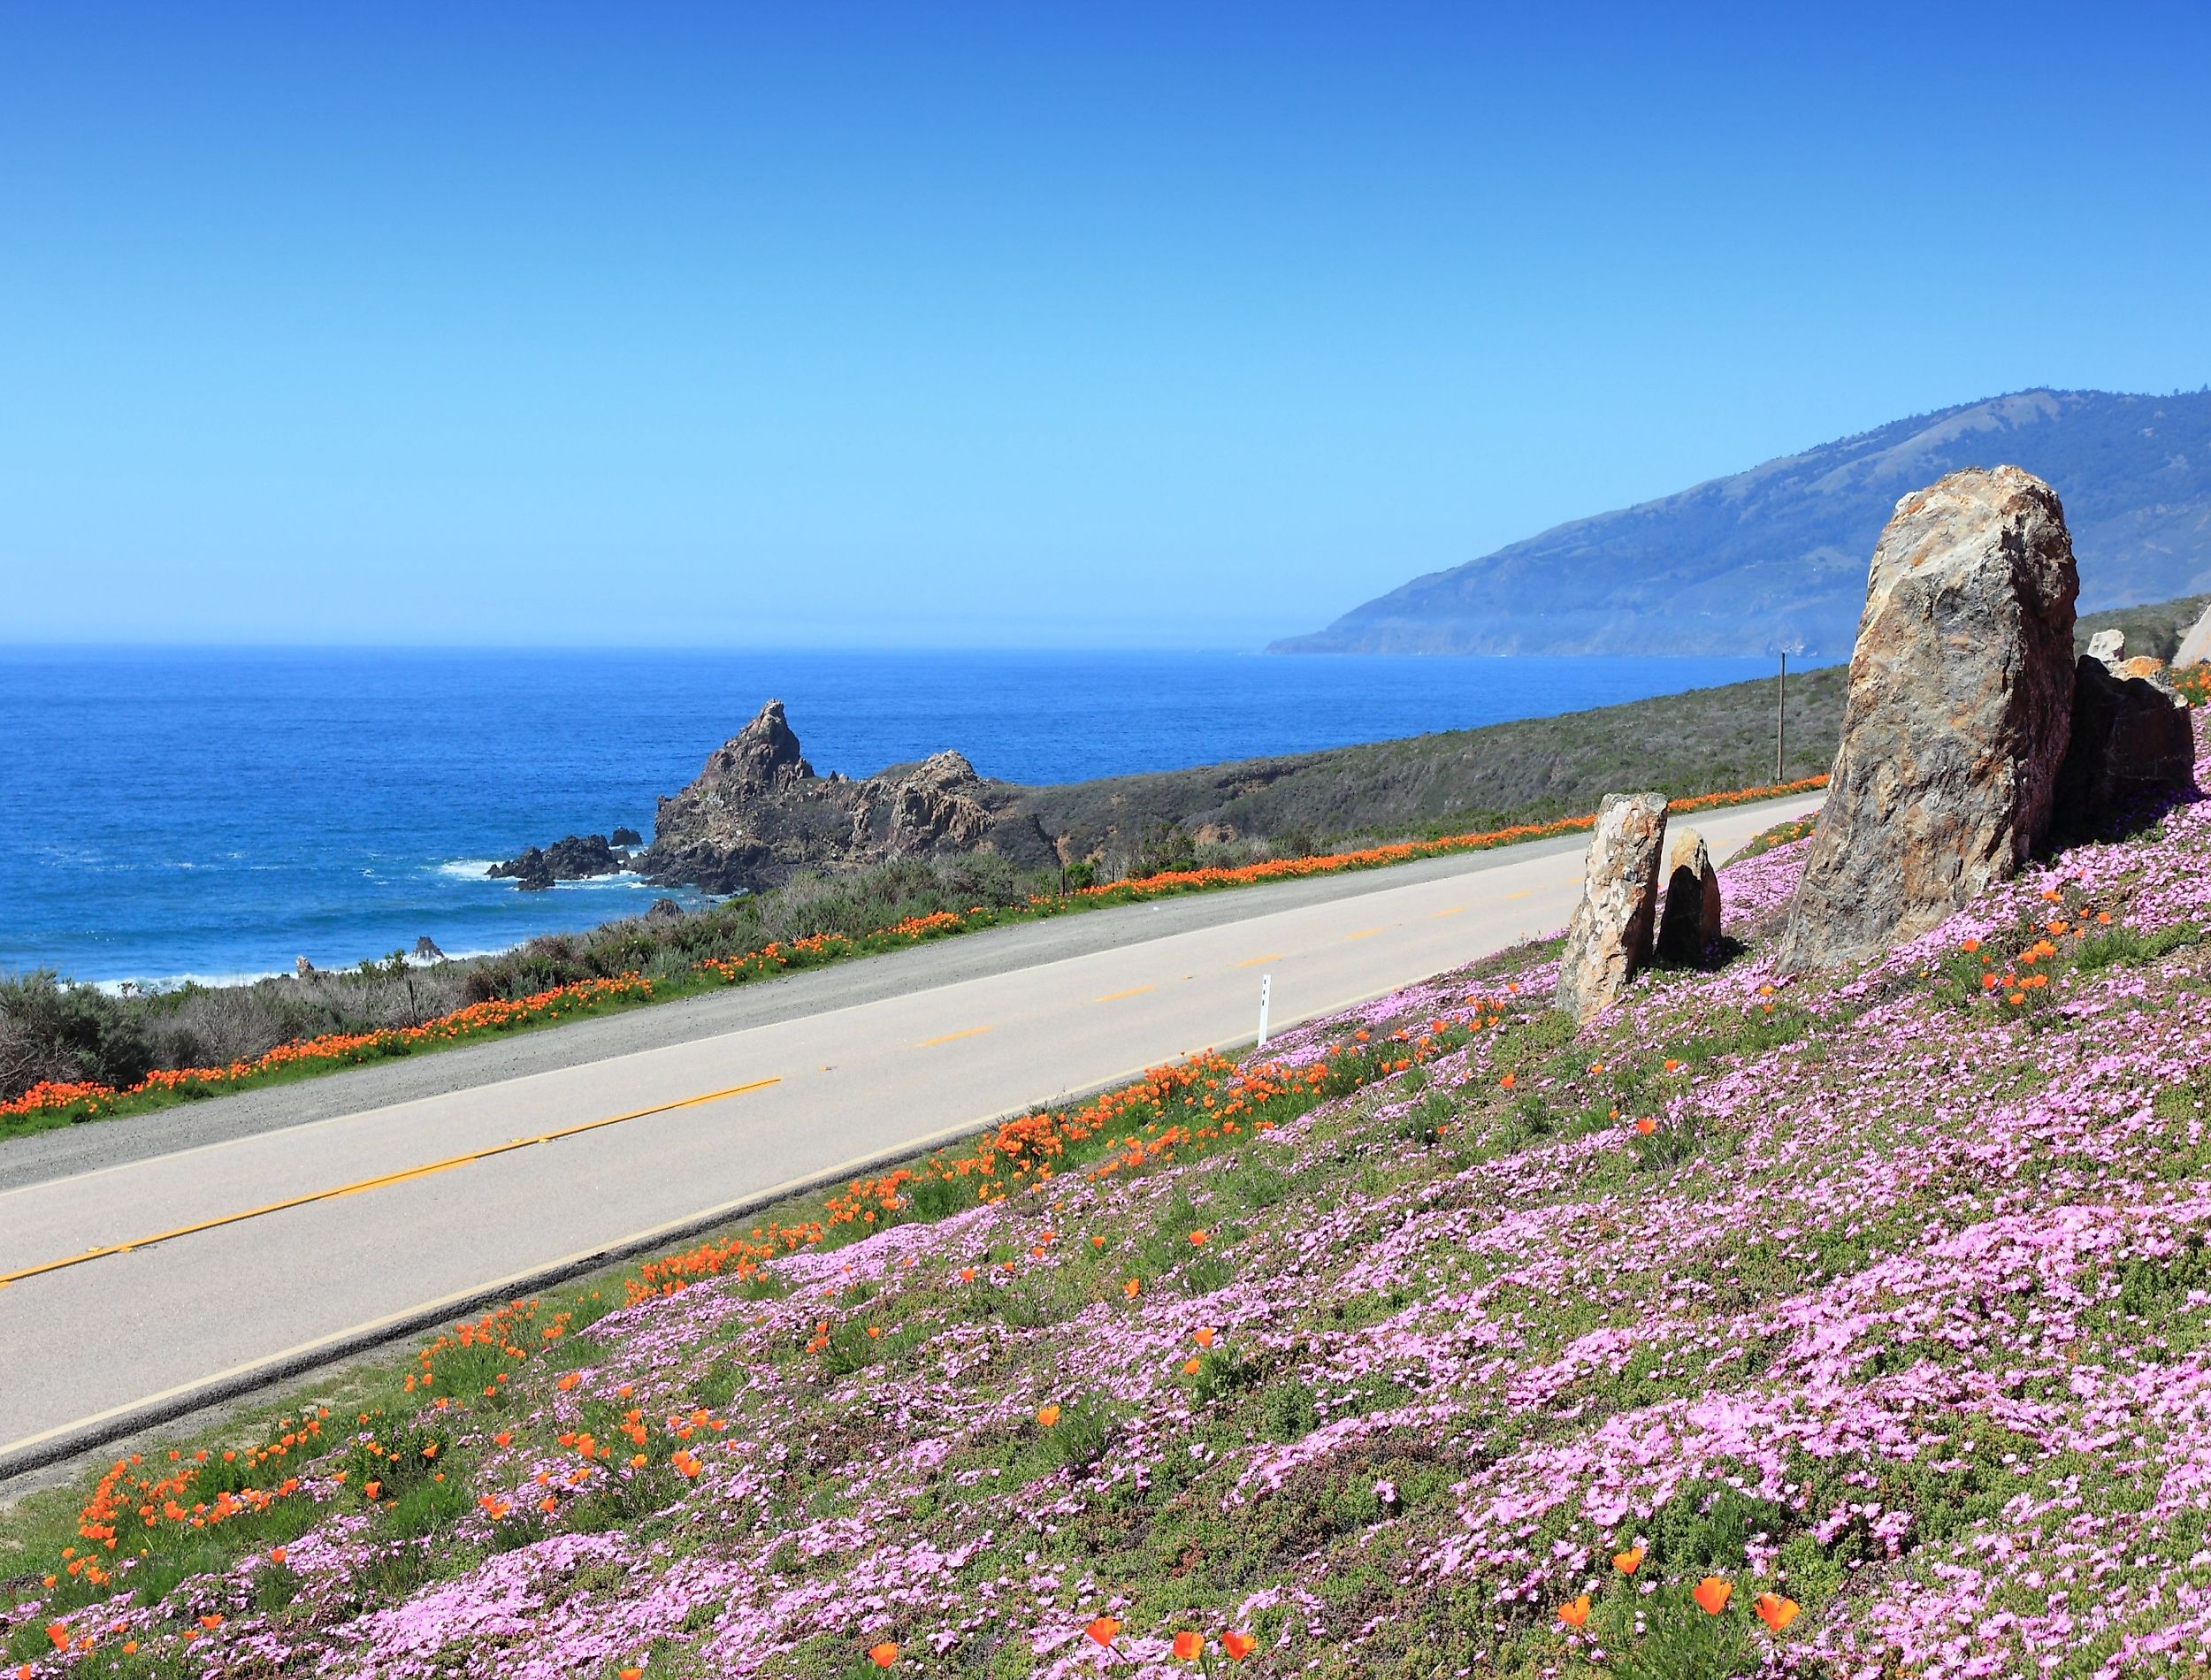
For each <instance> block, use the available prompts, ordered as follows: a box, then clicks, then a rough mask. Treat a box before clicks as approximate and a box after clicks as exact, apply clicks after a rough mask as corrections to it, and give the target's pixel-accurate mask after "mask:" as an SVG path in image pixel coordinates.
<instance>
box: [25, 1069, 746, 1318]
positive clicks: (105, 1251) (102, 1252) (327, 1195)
mask: <svg viewBox="0 0 2211 1680" xmlns="http://www.w3.org/2000/svg"><path fill="white" fill-rule="evenodd" d="M782 1082H783V1081H781V1080H780V1079H756V1080H754V1081H752V1082H751V1083H750V1084H748V1085H732V1086H731V1087H730V1088H728V1089H727V1090H723V1091H708V1092H706V1093H705V1094H704V1095H702V1096H685V1097H680V1098H678V1099H677V1101H675V1102H673V1103H654V1105H653V1106H652V1107H651V1108H640V1109H632V1110H631V1111H630V1112H628V1113H627V1114H610V1115H608V1117H607V1118H606V1119H603V1120H585V1121H583V1122H582V1123H581V1124H579V1125H576V1126H562V1128H561V1129H560V1130H559V1131H557V1132H547V1133H544V1134H541V1135H539V1136H537V1137H517V1138H509V1139H508V1141H507V1142H504V1143H494V1144H492V1145H491V1146H490V1147H489V1148H487V1149H471V1150H470V1151H469V1152H468V1153H467V1154H466V1155H455V1156H452V1157H448V1159H446V1160H443V1161H431V1162H428V1163H426V1164H425V1165H422V1166H410V1167H406V1168H403V1169H402V1170H401V1171H399V1172H383V1173H379V1174H378V1175H377V1176H376V1177H375V1178H372V1179H356V1180H355V1181H354V1182H353V1183H351V1184H340V1185H338V1186H335V1187H333V1188H331V1189H327V1190H310V1191H309V1192H308V1193H307V1194H306V1195H295V1196H287V1197H286V1198H285V1199H284V1200H283V1201H281V1202H271V1203H264V1205H263V1206H261V1207H257V1208H247V1209H246V1210H243V1211H242V1212H239V1213H224V1214H218V1216H217V1217H216V1218H212V1219H202V1220H199V1221H198V1222H197V1223H195V1224H193V1225H180V1226H177V1227H176V1228H175V1229H173V1230H170V1231H157V1232H156V1233H154V1234H153V1235H152V1236H150V1237H134V1238H132V1239H131V1240H130V1241H127V1242H111V1243H110V1244H108V1245H107V1246H106V1247H105V1248H101V1249H86V1250H85V1251H84V1252H83V1253H82V1254H73V1255H70V1256H67V1257H66V1258H65V1259H60V1260H49V1261H47V1262H46V1263H45V1264H43V1265H37V1266H26V1267H25V1268H24V1269H23V1270H22V1271H7V1272H0V1289H4V1288H6V1287H8V1286H9V1285H10V1284H11V1283H20V1282H22V1281H23V1280H24V1279H26V1278H37V1277H42V1276H43V1275H44V1274H45V1273H47V1272H49V1271H61V1270H63V1269H64V1268H65V1267H68V1266H80V1265H82V1264H84V1263H85V1262H86V1261H88V1260H99V1259H103V1258H104V1257H105V1256H109V1255H114V1254H129V1253H131V1252H133V1251H134V1250H135V1249H150V1248H151V1247H153V1245H154V1244H155V1243H157V1242H173V1241H176V1239H177V1238H179V1237H189V1236H196V1235H198V1234H199V1233H201V1232H203V1231H218V1230H220V1229H221V1228H222V1227H223V1226H226V1225H239V1224H241V1223H243V1222H244V1221H245V1220H248V1219H258V1218H263V1217H264V1215H267V1214H271V1213H282V1212H284V1211H285V1210H287V1209H289V1208H303V1207H308V1206H310V1205H311V1204H313V1203H317V1202H334V1201H336V1200H337V1199H338V1198H339V1197H340V1196H348V1195H361V1194H362V1193H363V1192H364V1191H368V1190H381V1189H384V1188H386V1187H388V1186H391V1185H394V1184H404V1183H406V1182H407V1180H409V1179H426V1178H428V1177H430V1176H431V1174H432V1173H434V1172H451V1171H452V1170H453V1169H454V1168H455V1167H456V1166H466V1165H469V1163H470V1162H471V1161H487V1160H489V1159H490V1158H491V1157H493V1156H494V1155H506V1154H509V1152H511V1151H513V1150H515V1149H530V1148H532V1146H533V1145H536V1144H539V1143H550V1142H554V1141H555V1139H556V1138H564V1137H578V1136H581V1135H582V1134H584V1133H585V1132H596V1131H598V1130H599V1129H600V1128H601V1126H620V1125H621V1124H622V1123H623V1122H624V1121H625V1120H641V1119H644V1118H645V1117H646V1115H648V1114H670V1113H673V1112H674V1111H676V1110H677V1109H685V1108H698V1107H700V1106H701V1105H703V1104H705V1103H719V1102H720V1101H722V1099H723V1097H726V1096H743V1095H744V1094H745V1093H746V1092H747V1091H757V1090H761V1089H764V1088H767V1087H768V1086H770V1085H780V1084H781V1083H782Z"/></svg>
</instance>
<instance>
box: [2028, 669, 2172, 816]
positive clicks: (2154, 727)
mask: <svg viewBox="0 0 2211 1680" xmlns="http://www.w3.org/2000/svg"><path fill="white" fill-rule="evenodd" d="M2144 663H2148V664H2151V665H2153V666H2154V665H2155V663H2156V662H2155V661H2140V660H2127V661H2123V662H2121V663H2119V664H2117V665H2110V664H2107V663H2105V662H2104V661H2102V660H2099V659H2093V658H2090V657H2088V656H2086V655H2083V656H2082V658H2081V661H2080V663H2079V665H2078V666H2077V668H2075V671H2074V676H2073V726H2072V732H2071V736H2070V738H2069V741H2068V743H2067V745H2066V749H2065V760H2064V762H2063V763H2062V765H2061V766H2060V767H2059V768H2058V775H2057V810H2056V822H2057V826H2058V828H2059V829H2062V831H2064V832H2066V833H2068V834H2090V833H2093V832H2095V831H2096V830H2097V829H2100V828H2101V827H2103V825H2104V824H2105V823H2107V822H2108V821H2110V820H2111V819H2112V818H2113V817H2115V816H2116V815H2118V814H2119V813H2122V812H2123V811H2124V810H2125V809H2126V808H2127V807H2129V806H2140V805H2147V804H2149V803H2150V802H2152V801H2154V800H2156V799H2159V798H2166V797H2169V796H2170V795H2172V794H2175V793H2179V792H2182V791H2184V790H2187V789H2188V788H2190V787H2192V785H2193V784H2194V780H2195V762H2196V737H2195V731H2194V729H2192V728H2191V727H2190V724H2189V722H2188V702H2187V701H2185V700H2184V699H2181V697H2180V694H2179V691H2177V690H2176V689H2175V688H2174V687H2173V686H2172V684H2171V683H2168V682H2166V681H2165V679H2164V677H2163V676H2162V675H2161V671H2160V670H2157V669H2152V670H2147V671H2142V672H2136V671H2134V670H2132V669H2131V668H2132V667H2134V666H2137V665H2140V664H2144Z"/></svg>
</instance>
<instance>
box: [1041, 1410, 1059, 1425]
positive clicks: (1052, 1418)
mask: <svg viewBox="0 0 2211 1680" xmlns="http://www.w3.org/2000/svg"><path fill="white" fill-rule="evenodd" d="M1059 1421H1060V1409H1059V1408H1058V1407H1057V1406H1039V1407H1037V1422H1038V1423H1039V1424H1043V1425H1044V1427H1045V1428H1046V1429H1050V1428H1051V1427H1052V1425H1053V1424H1056V1423H1058V1422H1059Z"/></svg>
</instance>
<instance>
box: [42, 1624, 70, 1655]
mask: <svg viewBox="0 0 2211 1680" xmlns="http://www.w3.org/2000/svg"><path fill="white" fill-rule="evenodd" d="M46 1637H47V1638H49V1639H50V1640H52V1641H53V1645H54V1649H55V1650H57V1651H66V1650H68V1649H69V1629H68V1627H67V1625H66V1624H65V1623H60V1622H50V1623H47V1625H46Z"/></svg>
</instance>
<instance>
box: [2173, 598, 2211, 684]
mask: <svg viewBox="0 0 2211 1680" xmlns="http://www.w3.org/2000/svg"><path fill="white" fill-rule="evenodd" d="M2207 663H2211V607H2205V608H2204V609H2203V616H2202V617H2200V618H2199V619H2198V620H2196V622H2194V623H2193V624H2192V625H2191V626H2190V627H2189V630H2188V633H2187V634H2186V635H2185V636H2184V637H2182V638H2180V651H2179V652H2178V653H2175V654H2174V655H2173V668H2174V669H2175V670H2182V669H2184V668H2186V667H2188V666H2191V665H2203V664H2207Z"/></svg>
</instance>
